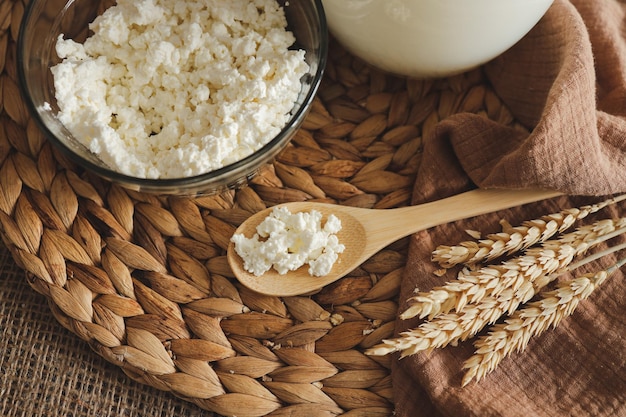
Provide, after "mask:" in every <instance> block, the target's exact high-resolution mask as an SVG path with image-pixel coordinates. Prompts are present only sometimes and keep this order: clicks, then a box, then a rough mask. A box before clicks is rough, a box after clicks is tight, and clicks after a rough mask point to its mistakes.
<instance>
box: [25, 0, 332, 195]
mask: <svg viewBox="0 0 626 417" xmlns="http://www.w3.org/2000/svg"><path fill="white" fill-rule="evenodd" d="M72 2H73V0H68V3H72ZM311 2H312V3H313V4H314V8H315V9H316V11H317V19H318V21H319V41H320V43H319V45H318V47H319V54H317V58H318V62H317V68H316V70H315V73H314V74H307V75H305V76H304V78H303V81H302V83H303V89H304V88H305V84H307V83H310V86H309V87H308V91H307V93H306V95H304V97H303V98H301V97H300V96H299V98H298V101H297V102H296V103H295V104H294V109H295V112H293V110H292V112H290V118H289V121H288V122H287V123H286V124H285V126H283V128H282V129H281V131H280V133H279V134H278V135H276V136H275V137H274V138H272V140H270V141H269V142H267V143H266V144H265V145H263V146H262V147H261V148H259V149H258V150H256V151H255V152H253V153H252V154H251V155H248V156H246V157H245V158H243V159H241V160H239V161H236V162H233V163H232V164H229V165H227V166H224V167H222V168H219V169H216V170H213V171H209V172H206V173H203V174H198V175H194V176H191V177H184V178H162V179H151V178H140V177H133V176H130V175H126V174H123V173H120V172H117V171H114V170H112V169H107V168H104V167H102V166H99V165H97V164H94V163H93V162H91V161H89V160H87V159H86V158H84V157H82V156H80V155H79V154H77V153H76V152H74V151H73V150H72V149H71V147H70V146H69V145H68V144H67V143H65V141H63V140H61V139H60V138H58V137H57V136H56V135H55V134H54V133H53V132H52V131H51V130H50V129H49V127H48V125H47V124H46V122H45V121H44V120H43V117H42V115H41V114H40V112H39V110H38V108H37V105H36V104H35V103H34V102H33V100H32V98H31V94H30V91H31V87H30V81H29V80H28V77H27V76H26V74H25V69H24V59H25V58H26V57H25V56H24V48H25V41H24V39H25V33H26V31H27V29H28V27H27V26H28V25H27V23H28V22H29V21H30V20H31V18H32V14H33V9H34V7H35V6H36V3H37V1H32V2H30V3H29V4H28V5H27V8H26V10H25V12H24V17H23V18H22V22H21V24H20V30H19V36H18V41H17V70H18V79H19V88H20V91H21V93H22V97H23V99H24V100H25V101H26V105H27V107H28V108H29V111H30V114H31V116H32V117H33V118H34V119H35V122H36V123H37V125H38V127H39V128H40V129H41V130H42V132H43V133H44V134H45V136H46V138H47V139H48V140H49V141H50V142H52V143H53V144H54V145H55V146H56V147H57V148H58V149H59V150H60V151H61V152H63V154H64V155H66V156H67V157H68V158H69V159H71V160H72V161H73V162H74V163H76V164H77V165H79V166H81V167H83V168H84V169H86V170H88V171H92V172H94V173H95V174H97V175H98V176H100V177H102V178H104V179H107V180H109V181H111V182H114V183H117V184H120V185H122V186H123V187H125V188H128V189H131V190H135V191H142V192H150V193H160V194H174V195H176V194H178V195H193V194H195V195H203V194H215V193H219V192H222V191H225V190H228V189H232V188H236V187H238V186H241V185H243V184H245V183H246V182H247V181H248V180H249V179H251V178H252V177H254V176H255V175H256V174H257V173H258V172H259V171H260V170H261V169H262V168H263V166H264V165H265V164H267V163H268V162H270V161H271V160H272V159H273V158H274V157H275V156H276V155H277V154H278V153H279V152H280V151H281V150H282V149H284V147H285V146H286V145H287V144H288V143H289V140H290V139H291V138H292V137H293V135H294V134H295V133H296V132H297V129H299V127H300V126H301V124H302V123H303V122H304V119H305V117H306V115H307V114H308V112H309V110H310V107H311V103H312V102H313V100H314V98H315V95H316V94H317V90H318V88H319V85H320V83H321V80H322V77H323V74H324V71H325V69H326V63H327V59H328V57H327V55H328V42H329V35H328V26H327V22H326V15H325V13H324V8H323V5H322V0H311ZM285 3H287V4H286V5H288V2H285ZM55 24H56V23H55ZM300 95H302V91H301V93H300ZM63 127H64V126H63ZM64 128H65V127H64ZM68 133H69V132H68ZM76 142H77V143H79V142H78V141H76ZM250 167H254V168H253V169H251V168H250Z"/></svg>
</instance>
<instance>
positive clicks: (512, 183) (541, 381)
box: [392, 0, 626, 417]
mask: <svg viewBox="0 0 626 417" xmlns="http://www.w3.org/2000/svg"><path fill="white" fill-rule="evenodd" d="M484 72H485V74H486V76H487V78H488V80H489V82H490V83H491V85H492V86H493V89H494V91H495V92H496V94H498V96H499V97H500V98H501V100H502V101H503V102H504V103H505V105H506V106H507V107H508V108H509V110H510V111H511V113H512V115H513V116H514V117H515V119H516V120H517V121H518V122H519V123H521V124H522V125H523V126H524V127H525V128H526V129H527V131H526V132H525V131H523V130H522V129H515V128H511V127H507V126H504V125H501V124H498V123H497V122H495V121H492V120H489V119H487V118H485V117H482V116H479V115H475V114H464V113H460V114H455V115H453V116H451V117H449V118H447V119H445V120H442V121H441V122H440V123H439V125H438V126H437V127H436V129H435V131H434V133H433V135H431V136H430V137H426V138H424V140H425V143H424V157H423V162H422V166H421V167H420V171H419V173H418V175H417V180H416V184H415V188H414V192H413V198H414V200H413V203H414V204H419V203H423V202H427V201H433V200H438V199H441V198H444V197H447V196H450V195H453V194H458V193H460V192H463V191H467V190H469V189H472V188H476V187H481V188H549V189H556V190H559V191H562V192H563V193H565V194H567V195H568V196H566V197H559V198H555V199H551V200H547V201H542V202H539V203H535V204H529V205H525V206H523V207H516V208H513V209H510V210H506V211H502V212H498V213H493V214H489V215H485V216H479V217H476V218H472V219H468V220H465V221H461V222H455V223H451V224H448V225H444V226H439V227H436V228H433V229H430V230H428V231H424V232H421V233H418V234H416V235H414V236H413V237H412V238H411V242H410V248H409V256H408V262H407V266H406V272H405V276H404V280H403V283H402V289H401V293H400V310H404V309H405V308H406V307H407V306H408V303H407V302H406V300H407V299H408V298H409V297H410V296H411V295H412V294H413V292H414V291H415V289H416V288H417V289H419V290H420V291H428V290H429V289H431V288H432V287H434V286H437V285H442V284H443V283H444V282H445V281H446V280H451V279H454V273H453V272H449V273H448V274H447V275H446V276H444V277H439V276H437V274H435V273H434V272H435V271H436V270H437V269H439V266H438V265H436V264H435V263H433V262H432V261H431V259H430V257H431V253H432V251H433V250H434V249H435V248H436V247H437V246H438V245H442V244H445V245H450V244H455V243H458V242H460V241H462V240H468V239H469V236H467V234H466V232H465V231H466V230H468V229H470V230H478V231H480V232H481V233H482V234H483V236H484V235H486V234H487V233H492V232H498V231H499V230H500V225H499V221H500V220H501V219H503V218H505V219H506V220H507V221H508V222H510V223H511V224H513V225H516V224H520V223H521V222H523V221H524V220H531V219H535V218H539V217H541V216H542V215H545V214H549V213H553V212H558V211H560V210H561V209H565V208H569V207H578V206H580V205H583V204H589V203H593V202H597V201H601V200H602V199H603V198H605V197H606V196H608V195H614V194H618V193H624V192H626V2H622V1H618V0H597V1H589V0H555V2H554V3H553V5H552V6H551V8H550V9H549V10H548V12H547V13H546V15H545V16H544V17H543V18H542V19H541V21H540V22H539V23H538V24H537V25H536V26H535V27H534V28H533V29H532V30H531V31H530V32H529V33H528V34H527V35H526V36H525V37H524V38H523V39H522V40H521V41H520V42H518V43H517V44H516V45H515V46H513V47H512V48H511V49H509V50H508V51H506V52H505V53H504V54H502V55H501V56H499V57H497V58H496V59H494V60H493V61H491V62H489V63H487V64H486V65H485V66H484ZM622 207H623V206H620V205H616V206H612V207H610V208H608V209H605V210H603V211H602V212H600V213H598V214H597V215H592V216H590V217H589V218H588V219H585V223H589V222H591V221H592V220H593V219H596V218H606V217H621V216H623V213H622V212H623V208H622ZM622 256H623V255H622ZM616 259H618V258H617V257H615V256H609V257H606V258H605V259H602V260H601V261H599V262H597V263H594V264H590V265H588V266H586V267H583V268H580V270H579V271H576V272H575V274H574V275H578V274H581V273H584V272H589V271H595V270H597V269H598V268H604V267H607V266H608V265H610V264H611V263H612V262H615V260H616ZM624 284H625V281H624V274H623V272H621V271H618V272H616V273H614V274H613V275H612V276H611V277H610V278H609V279H608V280H607V282H606V283H605V284H603V286H601V287H600V288H598V289H597V290H596V291H594V293H593V294H592V295H591V296H590V297H589V299H587V300H585V301H583V302H582V303H581V304H580V305H579V306H578V308H577V309H576V311H575V312H574V314H573V315H572V316H571V317H569V318H567V319H566V320H564V321H563V322H562V323H561V324H560V325H559V326H558V327H557V328H556V329H549V330H548V331H546V332H544V333H543V334H542V335H540V336H538V337H534V338H533V339H532V340H531V342H530V343H529V345H528V347H527V348H526V350H525V351H524V352H521V353H514V354H512V355H511V356H509V357H507V358H506V359H504V360H503V361H502V362H501V364H500V365H499V366H498V367H497V368H496V370H495V371H493V372H492V373H490V374H488V375H487V376H486V377H485V378H484V379H482V380H481V381H479V382H472V383H470V384H469V385H467V386H466V387H462V386H461V381H462V378H463V369H462V368H463V362H464V361H465V360H467V359H468V358H469V357H470V356H471V355H472V353H473V352H474V350H475V348H474V346H473V345H472V341H471V340H468V341H464V342H461V343H459V345H458V346H448V347H446V348H443V349H435V350H434V351H432V352H430V353H418V354H416V355H412V356H408V357H406V358H402V359H399V356H396V358H398V360H395V361H393V369H392V378H393V383H394V396H395V403H396V415H398V416H401V417H409V416H411V417H422V416H424V417H425V416H428V417H442V416H454V417H465V416H477V417H478V416H480V417H490V416H494V417H495V416H498V417H514V416H515V417H517V416H519V417H522V416H537V417H543V416H546V417H548V416H549V417H554V416H569V415H572V416H601V417H604V416H607V417H608V416H620V415H621V416H626V337H624V336H625V335H626V315H625V314H624V311H626V290H625V285H624ZM420 323H421V321H420V320H418V319H411V320H400V319H398V321H397V324H396V334H399V333H400V332H402V331H404V330H406V329H409V328H414V327H417V326H418V325H419V324H420ZM394 355H397V354H394Z"/></svg>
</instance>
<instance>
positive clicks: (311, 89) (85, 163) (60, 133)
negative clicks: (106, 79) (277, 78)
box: [17, 0, 328, 195]
mask: <svg viewBox="0 0 626 417" xmlns="http://www.w3.org/2000/svg"><path fill="white" fill-rule="evenodd" d="M105 3H106V4H105ZM278 3H279V4H280V5H281V6H283V7H284V10H285V14H286V17H287V22H288V27H287V29H288V30H290V31H291V32H293V34H294V36H295V38H296V43H295V45H294V46H293V47H294V48H298V49H304V50H305V51H306V54H305V60H306V62H307V64H308V65H309V71H308V73H306V74H305V75H304V76H303V77H302V79H301V84H302V88H301V91H300V94H299V96H298V99H297V101H296V102H295V104H294V106H293V108H292V110H291V112H290V114H289V121H288V122H287V124H286V125H285V126H284V127H283V129H282V130H281V131H280V133H279V134H278V135H277V136H275V137H274V138H273V139H271V140H270V141H269V142H268V143H267V144H266V145H264V146H263V147H262V148H261V149H259V150H257V151H256V152H254V153H253V154H251V155H249V156H247V157H245V158H244V159H242V160H239V161H237V162H234V163H232V164H230V165H227V166H225V167H223V168H220V169H216V170H214V171H210V172H208V173H205V174H200V175H196V176H190V177H183V178H166V179H146V178H139V177H133V176H129V175H126V174H122V173H119V172H117V171H115V170H113V169H111V168H110V167H108V166H107V165H106V164H105V163H104V162H102V161H101V160H100V159H99V158H98V157H97V156H96V155H95V154H93V153H91V152H90V151H89V150H88V149H87V148H86V147H85V146H84V145H82V144H81V143H80V142H79V141H78V140H77V139H76V138H75V137H73V136H72V134H71V133H70V132H69V130H68V129H67V128H66V127H65V126H64V125H63V124H62V123H61V122H60V121H59V119H58V118H57V117H56V113H57V112H58V106H57V104H56V100H55V91H54V80H53V76H52V73H51V71H50V68H51V67H52V66H54V65H56V64H57V63H59V62H60V59H59V57H58V56H57V54H56V51H55V43H56V40H57V38H58V36H59V34H61V33H63V34H64V37H65V38H66V39H67V38H72V39H77V40H78V41H80V39H84V38H85V36H86V34H87V31H88V25H89V23H90V22H92V21H93V20H94V18H95V17H96V16H97V15H98V13H99V12H101V11H102V10H104V9H105V8H106V7H107V6H110V5H113V4H114V2H113V1H111V0H102V1H94V0H32V1H31V2H30V3H29V5H28V7H27V10H26V11H25V14H24V18H23V21H22V24H21V27H20V34H19V39H18V50H17V61H18V75H19V80H20V87H21V90H22V94H23V96H24V99H25V101H26V103H27V105H28V106H29V109H30V112H31V114H32V115H33V118H34V119H35V120H36V121H37V123H38V125H39V127H40V128H41V129H42V131H43V133H44V134H45V135H46V137H47V138H48V139H49V140H50V141H51V142H52V143H53V144H54V145H55V146H57V147H58V148H59V149H60V150H61V151H62V152H63V153H65V154H66V155H67V156H68V157H69V158H70V159H71V160H72V161H74V162H75V163H77V164H78V165H79V166H81V167H83V168H84V169H86V170H88V171H91V172H93V173H95V174H97V175H99V176H100V177H103V178H105V179H107V180H109V181H111V182H114V183H117V184H120V185H122V186H124V187H126V188H128V189H131V190H136V191H142V192H150V193H158V194H178V195H206V194H215V193H219V192H221V191H224V190H227V189H231V188H236V187H239V186H241V185H243V184H245V183H247V181H248V180H249V179H251V178H252V177H253V176H255V175H256V174H257V173H258V172H259V171H260V170H261V169H262V168H263V167H264V166H265V165H266V164H267V163H270V162H271V161H272V160H273V159H274V157H275V156H276V155H277V154H278V153H279V152H280V151H281V150H282V149H283V148H284V147H285V146H286V145H287V144H288V142H289V141H290V140H291V138H292V137H293V136H294V135H295V133H296V132H297V130H298V129H299V127H300V126H301V124H302V122H303V121H304V119H305V117H306V115H307V113H308V110H309V108H310V106H311V104H312V102H313V99H314V96H315V94H316V92H317V89H318V87H319V84H320V82H321V79H322V75H323V72H324V68H325V65H326V59H327V58H326V55H327V51H328V34H327V27H326V18H325V15H324V11H323V7H322V4H321V0H298V1H287V0H278Z"/></svg>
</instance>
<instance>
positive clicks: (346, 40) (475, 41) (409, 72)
mask: <svg viewBox="0 0 626 417" xmlns="http://www.w3.org/2000/svg"><path fill="white" fill-rule="evenodd" d="M552 2H553V0H322V3H323V5H324V10H325V13H326V18H327V21H328V26H329V29H330V32H331V34H332V35H333V36H334V37H335V38H336V39H337V40H338V41H339V42H340V43H341V44H343V45H344V46H345V47H346V49H347V50H349V51H350V52H351V53H352V54H354V55H356V56H358V57H360V58H362V59H363V60H365V61H367V62H369V63H370V64H372V65H374V66H375V67H378V68H380V69H382V70H385V71H388V72H391V73H395V74H399V75H405V76H410V77H416V78H433V77H443V76H448V75H453V74H456V73H460V72H464V71H466V70H469V69H471V68H473V67H476V66H478V65H481V64H483V63H485V62H487V61H489V60H491V59H493V58H495V57H496V56H498V55H499V54H501V53H502V52H504V51H506V50H507V49H508V48H510V47H511V46H513V45H514V44H515V43H516V42H517V41H519V40H520V39H521V38H522V37H523V36H524V35H526V34H527V33H528V32H529V31H530V30H531V29H532V28H533V27H534V26H535V24H537V22H538V21H539V20H540V19H541V17H542V16H543V15H544V14H545V13H546V11H547V10H548V8H549V7H550V5H551V4H552Z"/></svg>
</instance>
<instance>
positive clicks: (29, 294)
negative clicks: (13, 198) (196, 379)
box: [0, 244, 213, 417]
mask: <svg viewBox="0 0 626 417" xmlns="http://www.w3.org/2000/svg"><path fill="white" fill-rule="evenodd" d="M212 415H213V414H212V413H210V412H208V411H206V410H202V409H200V408H199V407H197V406H195V405H193V404H191V403H189V402H186V401H183V400H181V399H179V398H176V397H174V396H173V395H171V394H168V393H163V392H161V391H159V390H156V389H154V388H151V387H149V386H147V385H143V384H139V383H137V382H134V381H132V380H131V379H129V378H128V377H126V376H125V375H124V374H123V373H122V372H121V371H120V370H119V368H118V367H116V366H114V365H112V364H110V363H108V362H106V361H105V360H104V359H102V358H101V357H99V356H98V355H95V354H94V352H93V351H92V350H91V349H90V348H89V345H88V344H87V343H86V342H83V341H81V340H80V339H78V338H77V337H76V335H74V334H72V333H70V332H69V331H68V330H66V329H65V328H63V327H62V326H61V325H60V324H59V323H58V322H57V321H56V320H55V319H54V317H53V316H52V313H51V312H50V309H49V308H48V305H47V301H46V299H45V297H43V296H42V295H40V294H38V293H36V292H35V291H33V289H32V288H31V287H30V286H29V285H28V283H27V281H26V279H25V274H24V271H22V270H21V269H20V268H18V267H17V266H16V265H15V263H14V262H13V259H12V258H11V255H10V254H9V252H8V251H7V250H6V248H5V247H4V246H3V245H2V244H0V416H3V417H70V416H73V417H78V416H81V417H82V416H85V417H87V416H93V417H103V416H111V417H113V416H115V417H118V416H119V417H122V416H124V417H148V416H150V417H152V416H155V417H157V416H158V417H208V416H212Z"/></svg>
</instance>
